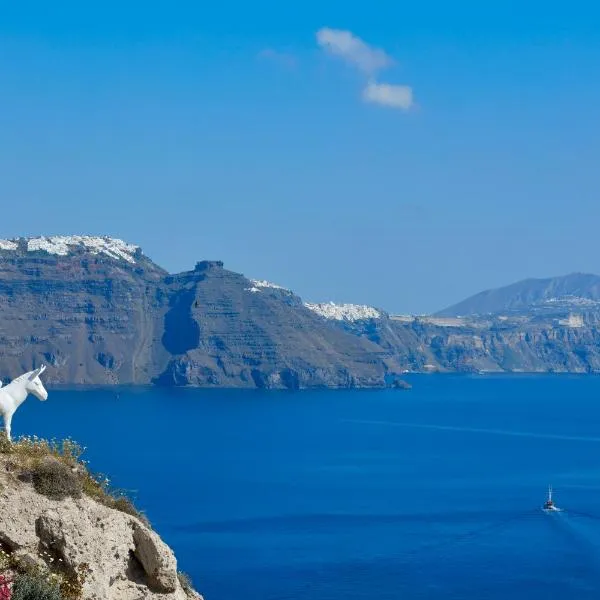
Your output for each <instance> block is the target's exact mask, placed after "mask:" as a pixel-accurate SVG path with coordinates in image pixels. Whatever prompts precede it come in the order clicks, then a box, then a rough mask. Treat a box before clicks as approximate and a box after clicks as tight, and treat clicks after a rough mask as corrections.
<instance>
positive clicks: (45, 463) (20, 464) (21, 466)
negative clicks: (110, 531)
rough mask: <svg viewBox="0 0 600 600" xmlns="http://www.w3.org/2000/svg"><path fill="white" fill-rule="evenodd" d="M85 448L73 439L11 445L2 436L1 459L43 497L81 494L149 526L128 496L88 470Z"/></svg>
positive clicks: (27, 440)
mask: <svg viewBox="0 0 600 600" xmlns="http://www.w3.org/2000/svg"><path fill="white" fill-rule="evenodd" d="M84 451H85V448H83V447H82V446H80V445H79V444H78V443H77V442H75V441H74V440H71V439H68V438H67V439H65V440H61V441H58V440H45V439H42V438H38V437H37V436H32V437H22V438H19V439H18V440H16V441H14V442H12V443H10V442H9V441H8V440H7V439H6V436H5V435H4V433H3V432H0V458H2V457H4V459H5V463H6V466H7V470H9V471H13V472H15V473H16V474H17V476H18V477H19V478H20V479H21V480H24V481H31V482H32V483H33V485H34V488H35V489H36V491H37V492H39V493H40V494H44V495H45V496H47V497H48V498H51V499H53V500H62V499H64V498H66V497H69V496H70V497H73V498H78V497H80V496H81V495H82V494H84V495H86V496H88V497H90V498H92V499H94V500H95V501H96V502H99V503H100V504H103V505H104V506H108V507H109V508H114V509H116V510H119V511H121V512H124V513H127V514H129V515H132V516H134V517H137V518H138V519H140V520H141V521H142V522H143V523H145V524H146V525H149V522H148V519H147V517H146V515H144V514H143V513H142V512H140V511H139V510H138V509H137V508H136V507H135V506H134V504H133V502H132V501H131V500H130V499H129V498H128V497H127V495H126V494H125V493H124V492H122V491H120V490H117V489H114V488H113V487H111V485H110V481H109V479H108V478H107V477H105V476H104V475H100V474H97V473H93V472H92V471H90V470H89V467H88V463H87V461H85V460H83V459H82V456H83V453H84Z"/></svg>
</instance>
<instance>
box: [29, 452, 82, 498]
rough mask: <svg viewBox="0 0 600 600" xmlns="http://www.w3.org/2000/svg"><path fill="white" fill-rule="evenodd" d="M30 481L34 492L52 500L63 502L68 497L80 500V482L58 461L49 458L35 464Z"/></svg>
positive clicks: (69, 469) (76, 476)
mask: <svg viewBox="0 0 600 600" xmlns="http://www.w3.org/2000/svg"><path fill="white" fill-rule="evenodd" d="M31 479H32V482H33V487H34V489H35V491H36V492H37V493H38V494H42V495H44V496H46V497H47V498H50V499H52V500H64V499H65V498H67V497H69V496H70V497H71V498H81V481H80V479H79V477H78V475H77V473H74V472H73V471H72V470H71V468H70V467H68V466H67V465H65V464H64V463H61V462H59V461H58V460H55V459H52V458H51V459H46V460H42V461H39V462H37V463H35V464H34V466H33V468H32V469H31Z"/></svg>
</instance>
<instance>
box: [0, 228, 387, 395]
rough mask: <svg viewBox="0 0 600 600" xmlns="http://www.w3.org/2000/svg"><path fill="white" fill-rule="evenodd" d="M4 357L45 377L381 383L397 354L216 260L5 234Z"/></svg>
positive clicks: (0, 338) (7, 373) (8, 368)
mask: <svg viewBox="0 0 600 600" xmlns="http://www.w3.org/2000/svg"><path fill="white" fill-rule="evenodd" d="M0 317H1V319H0V364H1V365H2V374H1V375H2V376H3V377H14V376H15V375H18V374H20V373H22V372H24V371H27V370H29V369H30V368H31V366H32V365H35V364H38V363H39V362H42V361H43V362H46V363H48V364H50V365H51V366H52V367H54V368H53V369H49V370H48V372H47V380H48V381H49V382H50V383H76V384H148V383H158V384H163V385H204V386H229V387H236V386H242V387H275V388H299V387H311V386H328V387H355V386H356V387H360V386H381V385H384V382H385V378H386V376H387V375H388V374H389V373H390V372H391V371H393V370H394V361H393V360H390V359H389V357H386V355H385V353H384V352H382V351H381V348H379V347H378V346H377V345H376V344H374V343H372V342H370V341H369V340H367V339H363V338H360V337H357V336H354V335H352V334H349V333H347V332H344V331H341V330H340V329H339V328H337V327H336V326H335V325H334V324H331V323H328V322H327V321H326V320H323V319H322V318H321V317H320V316H319V315H317V314H315V313H314V312H313V311H311V310H309V309H307V308H306V307H305V306H304V305H303V304H302V301H301V300H300V298H298V297H297V296H295V295H294V294H293V293H291V292H289V291H288V290H285V289H283V288H280V287H278V286H274V285H272V284H269V283H267V282H261V281H251V280H248V279H246V278H245V277H244V276H242V275H240V274H238V273H233V272H231V271H227V270H226V269H224V267H223V264H222V263H220V262H209V261H205V262H201V263H198V264H197V266H196V268H195V269H194V270H193V271H189V272H185V273H181V274H178V275H168V274H167V273H166V272H165V271H164V270H162V269H161V268H160V267H158V266H157V265H155V264H154V263H153V262H152V261H151V260H149V259H148V258H146V257H145V256H144V255H143V254H142V252H141V250H140V249H139V248H137V247H135V246H131V245H128V244H125V243H124V242H121V241H119V240H113V239H110V238H90V237H54V238H37V239H33V240H32V239H27V240H26V239H21V240H14V241H7V240H4V241H0Z"/></svg>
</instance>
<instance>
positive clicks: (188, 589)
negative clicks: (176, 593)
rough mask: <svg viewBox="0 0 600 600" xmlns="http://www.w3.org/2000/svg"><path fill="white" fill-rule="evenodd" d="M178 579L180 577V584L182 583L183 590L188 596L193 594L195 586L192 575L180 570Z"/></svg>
mask: <svg viewBox="0 0 600 600" xmlns="http://www.w3.org/2000/svg"><path fill="white" fill-rule="evenodd" d="M177 579H179V584H180V585H181V587H182V589H183V591H184V592H185V593H186V594H187V595H188V596H191V595H192V594H193V593H194V586H193V584H192V580H191V579H190V576H189V575H188V574H187V573H184V572H183V571H179V572H178V573H177Z"/></svg>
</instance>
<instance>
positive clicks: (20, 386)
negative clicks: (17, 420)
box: [0, 365, 48, 441]
mask: <svg viewBox="0 0 600 600" xmlns="http://www.w3.org/2000/svg"><path fill="white" fill-rule="evenodd" d="M45 370H46V367H45V366H44V365H42V366H41V367H40V368H39V369H35V371H29V372H28V373H24V374H23V375H19V377H17V378H16V379H13V380H12V381H11V382H10V383H9V384H8V385H7V386H5V387H3V388H0V415H2V418H3V419H4V430H5V431H6V437H8V440H9V441H10V440H11V437H10V424H11V421H12V418H13V415H14V414H15V411H16V410H17V408H19V406H21V404H23V402H25V398H27V396H28V395H29V394H33V395H34V396H35V397H36V398H37V399H38V400H47V399H48V392H47V391H46V388H45V387H44V384H43V383H42V380H41V379H40V375H41V374H42V373H43V372H44V371H45Z"/></svg>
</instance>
